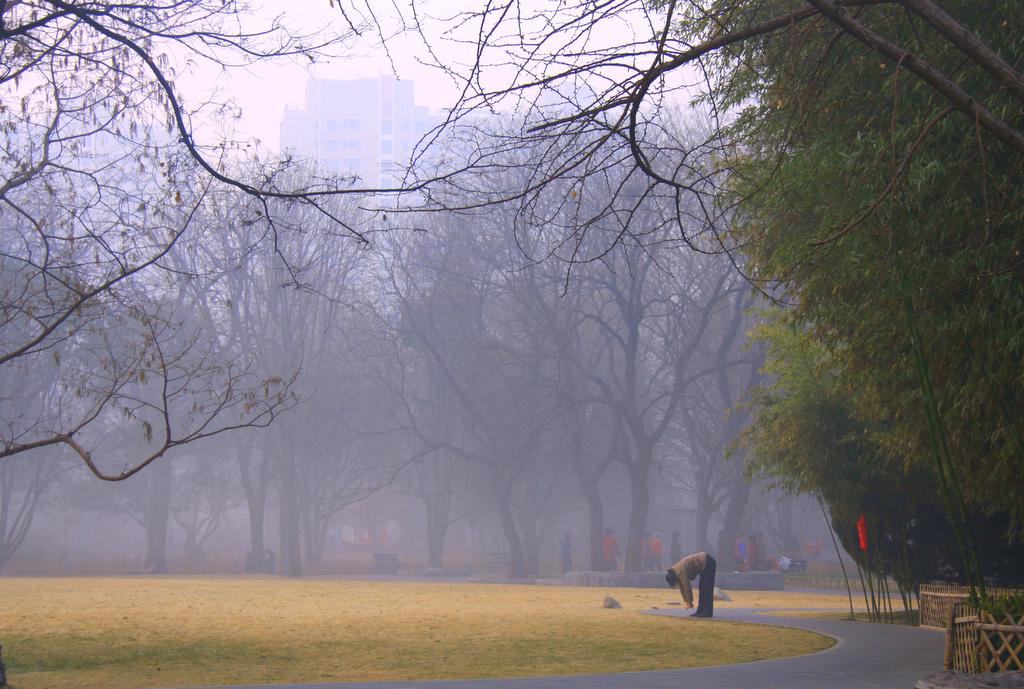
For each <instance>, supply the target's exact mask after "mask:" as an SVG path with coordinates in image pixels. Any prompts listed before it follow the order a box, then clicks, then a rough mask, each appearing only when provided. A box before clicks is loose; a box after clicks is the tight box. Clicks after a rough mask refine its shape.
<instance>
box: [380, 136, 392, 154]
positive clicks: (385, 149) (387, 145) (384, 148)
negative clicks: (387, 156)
mask: <svg viewBox="0 0 1024 689" xmlns="http://www.w3.org/2000/svg"><path fill="white" fill-rule="evenodd" d="M392 149H393V146H392V144H391V139H385V140H384V141H381V142H380V152H381V153H391V151H392Z"/></svg>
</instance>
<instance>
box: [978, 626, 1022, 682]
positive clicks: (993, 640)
mask: <svg viewBox="0 0 1024 689" xmlns="http://www.w3.org/2000/svg"><path fill="white" fill-rule="evenodd" d="M977 627H978V667H979V669H980V670H981V671H982V672H1022V671H1024V616H1022V617H1021V618H1020V619H1014V618H1013V617H1010V616H1009V615H1003V616H1002V617H1001V618H995V617H993V616H992V615H991V614H989V613H987V612H985V611H982V612H981V614H980V616H979V621H978V625H977Z"/></svg>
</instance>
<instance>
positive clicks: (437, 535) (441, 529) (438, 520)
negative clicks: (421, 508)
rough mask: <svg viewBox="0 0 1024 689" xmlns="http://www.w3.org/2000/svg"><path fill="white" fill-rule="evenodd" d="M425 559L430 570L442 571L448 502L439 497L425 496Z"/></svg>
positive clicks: (446, 532)
mask: <svg viewBox="0 0 1024 689" xmlns="http://www.w3.org/2000/svg"><path fill="white" fill-rule="evenodd" d="M423 502H424V503H425V504H426V506H427V559H428V560H429V562H430V567H431V568H432V569H442V567H443V562H444V541H445V538H446V537H447V536H448V522H449V519H450V516H451V515H450V514H449V504H448V503H449V501H448V500H445V499H442V498H441V497H440V496H427V497H426V498H424V500H423Z"/></svg>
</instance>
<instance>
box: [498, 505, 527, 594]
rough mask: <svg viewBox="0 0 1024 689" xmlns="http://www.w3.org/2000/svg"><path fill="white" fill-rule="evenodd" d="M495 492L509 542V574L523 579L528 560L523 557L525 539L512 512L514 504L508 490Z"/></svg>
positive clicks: (503, 527) (502, 527) (503, 529)
mask: <svg viewBox="0 0 1024 689" xmlns="http://www.w3.org/2000/svg"><path fill="white" fill-rule="evenodd" d="M495 493H496V495H495V497H496V498H497V502H498V514H499V515H500V517H501V531H502V533H504V534H505V540H506V541H507V542H508V554H509V571H508V576H509V577H511V578H513V579H522V578H523V577H525V576H526V560H525V558H524V557H523V541H522V539H521V538H520V537H519V530H518V529H517V528H516V521H515V517H514V516H513V514H512V505H511V504H510V501H509V496H508V493H507V492H506V491H503V490H497V491H495Z"/></svg>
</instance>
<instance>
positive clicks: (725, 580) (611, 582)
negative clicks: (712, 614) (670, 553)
mask: <svg viewBox="0 0 1024 689" xmlns="http://www.w3.org/2000/svg"><path fill="white" fill-rule="evenodd" d="M545 583H560V584H562V585H565V586H603V587H610V588H651V589H665V588H668V584H667V583H665V575H664V574H663V573H661V572H569V573H568V574H566V575H565V576H564V577H560V578H559V579H549V580H546V581H545ZM715 586H717V587H718V588H721V589H725V590H726V591H728V590H730V589H731V590H733V591H782V590H784V589H785V586H786V585H785V580H784V578H783V576H782V573H781V572H718V573H717V574H716V575H715Z"/></svg>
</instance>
